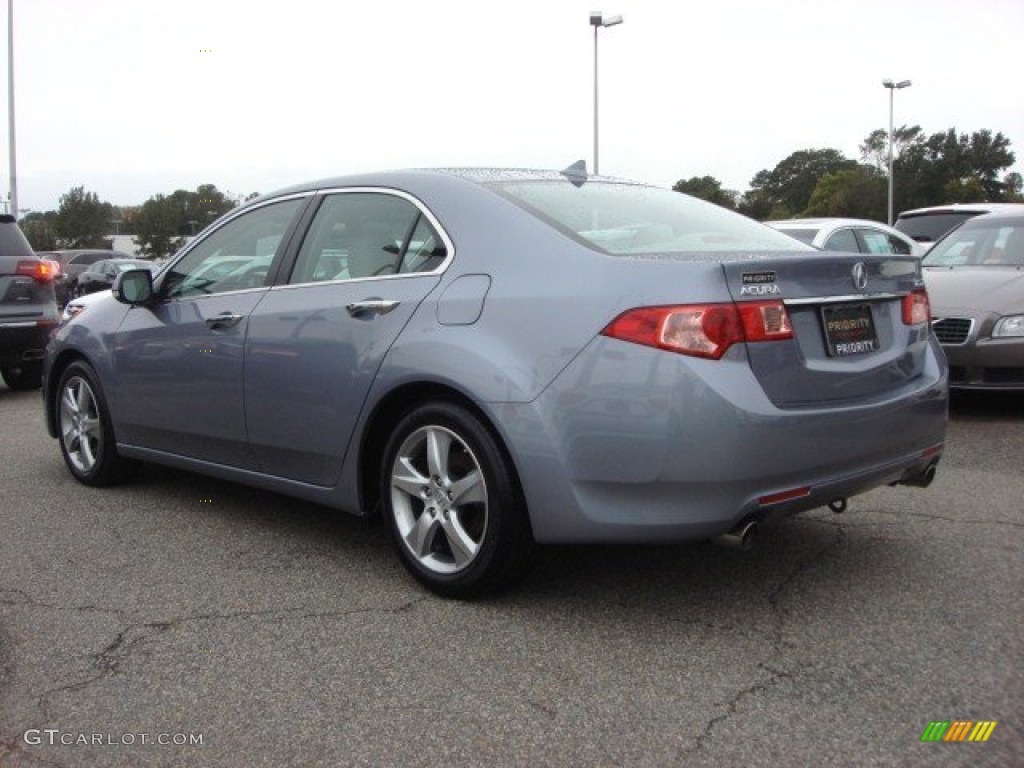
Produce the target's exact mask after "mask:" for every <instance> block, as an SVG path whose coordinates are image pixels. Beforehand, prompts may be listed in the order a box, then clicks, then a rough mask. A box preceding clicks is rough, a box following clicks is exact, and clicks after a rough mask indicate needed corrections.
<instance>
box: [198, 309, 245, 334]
mask: <svg viewBox="0 0 1024 768" xmlns="http://www.w3.org/2000/svg"><path fill="white" fill-rule="evenodd" d="M240 322H242V316H241V315H236V314H235V313H234V312H221V313H220V314H219V315H214V316H213V317H208V318H206V327H207V328H209V329H210V330H211V331H216V330H219V329H222V328H234V327H235V326H236V325H238V324H239V323H240Z"/></svg>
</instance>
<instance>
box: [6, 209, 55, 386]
mask: <svg viewBox="0 0 1024 768" xmlns="http://www.w3.org/2000/svg"><path fill="white" fill-rule="evenodd" d="M59 274H60V265H59V264H58V263H57V262H56V261H51V260H49V259H41V258H40V257H39V256H38V255H36V253H35V252H34V251H33V250H32V246H31V245H29V244H28V240H26V239H25V236H24V235H23V234H22V233H21V230H20V229H19V228H18V222H17V221H16V220H15V218H14V217H13V216H10V215H8V214H0V375H2V376H3V380H4V382H5V383H6V384H7V386H8V387H10V388H11V389H34V388H36V387H38V386H39V384H40V380H41V377H42V371H43V350H44V349H45V348H46V342H47V341H48V340H49V338H50V331H51V330H53V328H54V327H55V326H56V325H57V298H56V295H55V293H54V287H53V286H54V281H55V280H56V278H57V276H58V275H59Z"/></svg>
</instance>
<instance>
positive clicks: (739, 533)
mask: <svg viewBox="0 0 1024 768" xmlns="http://www.w3.org/2000/svg"><path fill="white" fill-rule="evenodd" d="M757 529H758V525H757V522H756V521H755V520H749V521H747V522H746V523H740V524H739V525H737V526H736V527H735V528H733V529H732V530H729V531H726V532H725V533H720V534H718V535H717V536H715V537H714V538H713V539H711V541H713V542H714V543H715V544H717V545H718V546H720V547H725V548H726V549H741V550H743V551H744V552H747V551H749V550H750V549H751V548H753V546H754V539H755V538H756V537H757Z"/></svg>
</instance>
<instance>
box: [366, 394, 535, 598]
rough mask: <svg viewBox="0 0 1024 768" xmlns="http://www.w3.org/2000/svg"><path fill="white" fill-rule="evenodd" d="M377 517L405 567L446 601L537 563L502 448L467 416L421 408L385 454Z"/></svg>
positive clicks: (505, 582)
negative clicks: (383, 522) (381, 516)
mask: <svg viewBox="0 0 1024 768" xmlns="http://www.w3.org/2000/svg"><path fill="white" fill-rule="evenodd" d="M382 470H383V471H382V472H381V477H382V487H381V499H382V501H383V508H384V517H385V520H386V522H387V525H388V527H389V528H390V530H391V533H392V536H393V538H394V541H395V546H396V548H397V550H398V554H399V556H400V557H401V559H402V562H403V564H404V565H405V567H406V568H407V569H408V570H409V571H410V573H412V575H413V576H415V577H416V578H417V579H418V580H419V581H420V582H421V583H423V584H424V585H425V586H427V587H428V588H429V589H431V590H432V591H434V592H436V593H437V594H440V595H443V596H445V597H458V598H469V597H476V596H479V595H483V594H485V593H487V592H493V591H496V590H498V589H501V588H503V587H507V586H509V585H510V584H511V583H513V582H514V581H516V580H518V579H520V578H521V577H522V576H524V575H525V574H526V573H527V572H528V570H529V569H530V567H531V566H532V565H533V563H534V562H535V560H536V545H535V544H534V541H533V534H532V532H531V530H530V524H529V519H528V517H527V513H526V504H525V502H524V501H523V495H522V492H521V490H520V488H519V484H518V481H517V480H516V477H515V473H514V471H513V469H512V467H511V463H510V461H509V460H508V458H507V456H506V454H505V452H504V450H502V447H501V445H500V444H499V443H498V441H497V440H496V439H495V438H494V437H493V435H492V434H491V432H490V430H488V429H487V427H485V426H484V425H483V424H482V423H481V422H480V420H479V419H478V418H477V417H476V416H475V415H474V414H472V413H470V412H469V411H467V410H466V409H464V408H461V407H459V406H456V405H453V404H449V403H432V404H429V405H424V406H421V407H420V408H417V409H416V410H415V411H413V412H412V413H411V414H409V415H408V416H407V417H406V418H404V419H403V420H402V421H401V422H400V423H399V424H398V426H397V427H396V428H395V430H394V432H393V433H392V435H391V438H390V440H389V441H388V445H387V448H386V449H385V451H384V464H383V467H382Z"/></svg>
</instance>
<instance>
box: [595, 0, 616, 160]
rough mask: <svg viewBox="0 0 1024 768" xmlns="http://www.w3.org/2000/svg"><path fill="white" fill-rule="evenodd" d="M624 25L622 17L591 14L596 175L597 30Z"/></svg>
mask: <svg viewBox="0 0 1024 768" xmlns="http://www.w3.org/2000/svg"><path fill="white" fill-rule="evenodd" d="M621 23H622V17H621V16H608V17H607V18H606V17H604V16H602V15H601V12H600V11H591V12H590V25H591V26H592V27H593V28H594V175H595V176H596V175H597V173H598V166H597V30H598V29H600V28H601V27H614V26H615V25H616V24H621Z"/></svg>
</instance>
